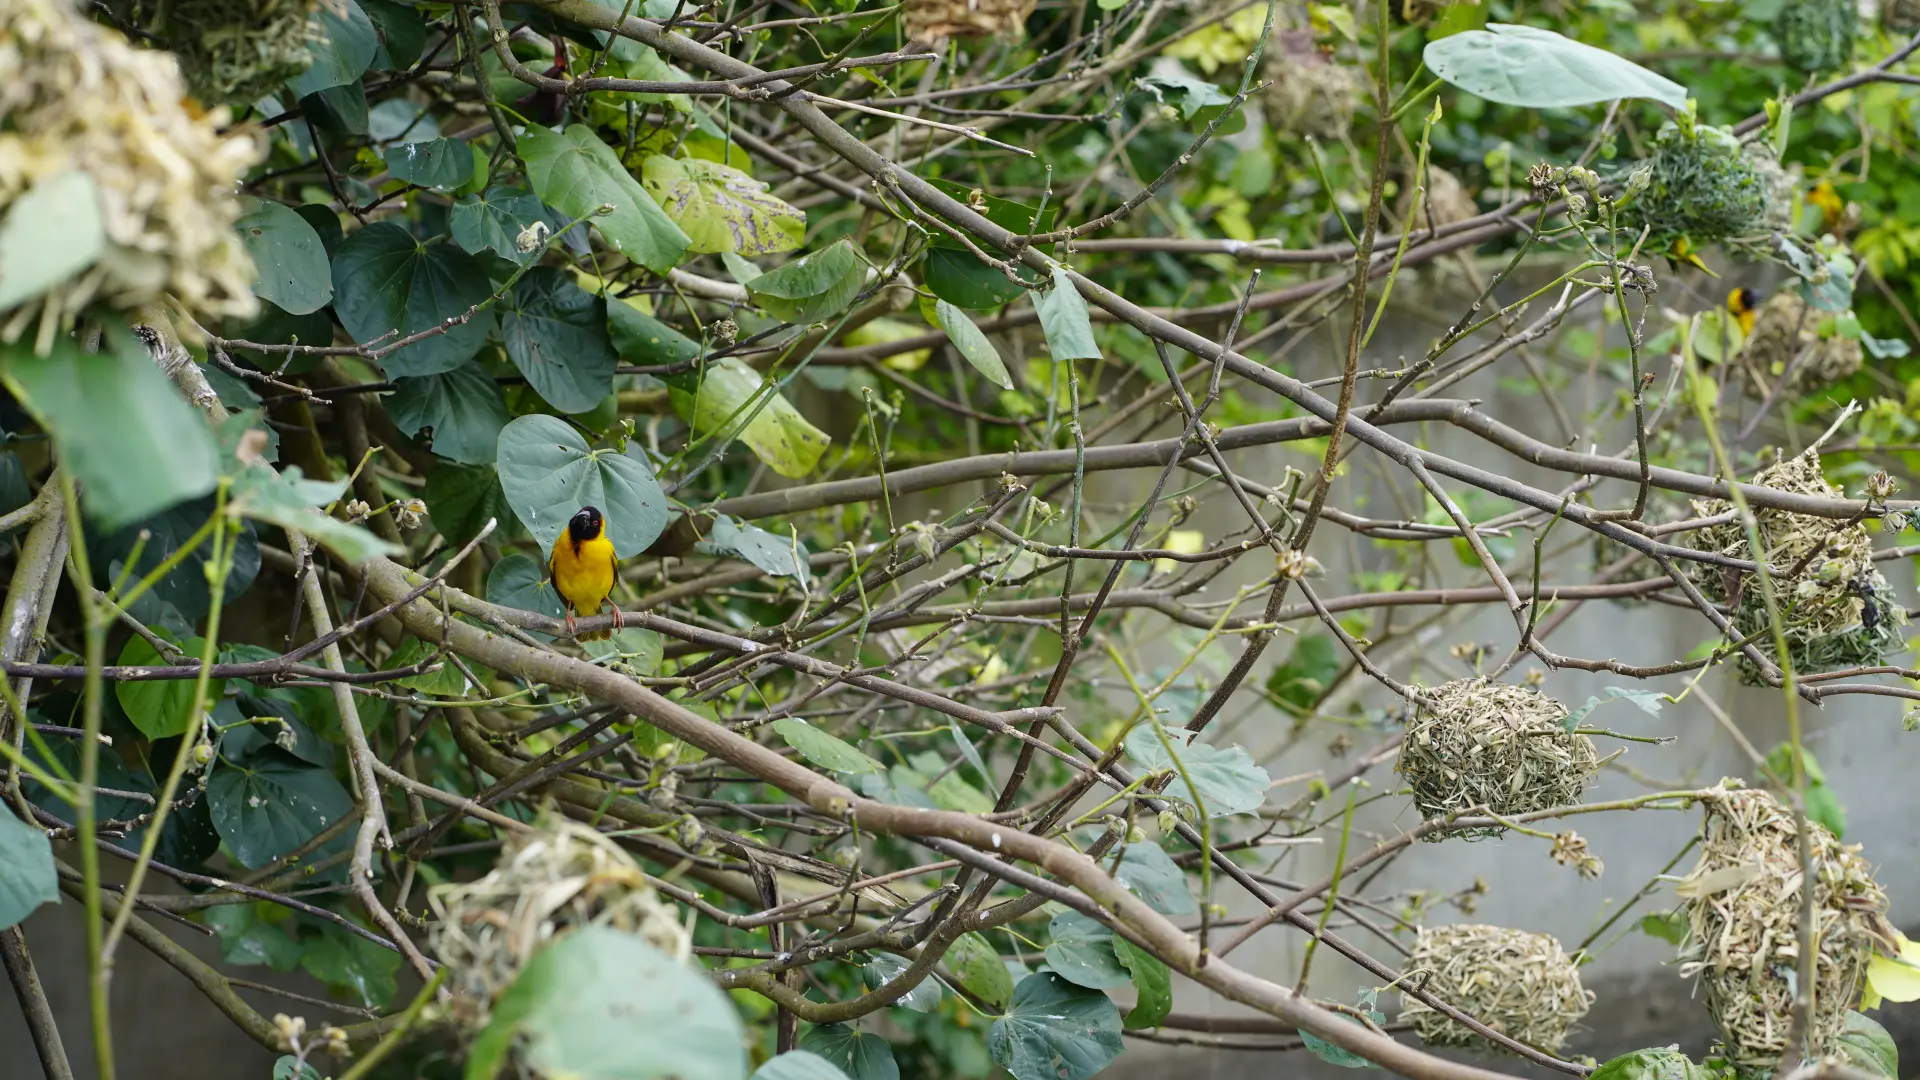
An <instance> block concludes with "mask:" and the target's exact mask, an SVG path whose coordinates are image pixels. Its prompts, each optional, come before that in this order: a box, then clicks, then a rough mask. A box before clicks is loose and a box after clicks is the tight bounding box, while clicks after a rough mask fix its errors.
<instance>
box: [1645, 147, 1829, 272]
mask: <svg viewBox="0 0 1920 1080" xmlns="http://www.w3.org/2000/svg"><path fill="white" fill-rule="evenodd" d="M1639 164H1644V165H1645V166H1646V167H1647V168H1648V169H1649V171H1650V174H1651V175H1650V178H1649V182H1648V184H1647V188H1646V190H1645V191H1643V192H1641V193H1640V194H1638V195H1636V196H1635V197H1634V198H1633V199H1631V200H1629V201H1628V202H1626V203H1625V204H1624V205H1623V207H1622V210H1623V212H1624V214H1625V216H1626V218H1627V220H1628V221H1629V222H1630V223H1631V224H1632V225H1634V226H1635V227H1639V226H1646V227H1647V228H1649V229H1650V230H1651V232H1650V234H1649V236H1648V240H1647V243H1648V250H1656V251H1657V250H1659V249H1660V248H1662V247H1665V246H1666V244H1667V243H1668V242H1669V241H1672V240H1676V239H1679V238H1682V237H1685V238H1686V239H1687V240H1688V241H1689V242H1690V243H1691V244H1692V245H1693V246H1695V247H1702V246H1705V245H1707V244H1711V243H1724V244H1726V245H1728V246H1730V247H1733V248H1736V249H1740V248H1744V249H1770V248H1771V247H1772V246H1773V237H1774V234H1776V233H1778V232H1781V231H1784V230H1786V229H1788V228H1789V227H1790V226H1791V225H1792V214H1793V182H1792V180H1791V179H1790V178H1789V177H1788V176H1787V174H1786V171H1785V170H1783V169H1782V168H1781V167H1780V163H1779V162H1778V161H1777V160H1775V158H1774V156H1773V151H1772V150H1770V149H1768V148H1767V147H1766V146H1765V145H1763V144H1761V143H1746V144H1744V145H1743V144H1742V143H1741V142H1740V140H1739V139H1738V138H1737V137H1736V136H1735V135H1734V134H1733V132H1731V131H1729V130H1728V129H1726V128H1718V127H1710V126H1707V125H1704V124H1694V123H1693V122H1692V121H1691V120H1688V121H1687V122H1686V123H1685V124H1684V125H1682V124H1676V123H1674V122H1673V121H1668V122H1667V123H1665V124H1663V125H1661V127H1660V130H1659V132H1657V133H1656V134H1655V135H1654V139H1653V147H1652V150H1651V152H1650V153H1649V154H1648V155H1647V157H1646V159H1645V160H1644V162H1641V163H1637V164H1636V165H1635V166H1634V167H1636V168H1637V167H1638V165H1639Z"/></svg>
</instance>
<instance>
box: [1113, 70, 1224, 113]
mask: <svg viewBox="0 0 1920 1080" xmlns="http://www.w3.org/2000/svg"><path fill="white" fill-rule="evenodd" d="M1134 82H1135V83H1136V84H1137V85H1139V86H1140V87H1141V88H1142V89H1144V90H1146V91H1147V92H1148V93H1150V94H1152V95H1153V96H1154V97H1155V98H1156V99H1158V100H1160V101H1166V100H1167V99H1169V98H1171V99H1173V101H1175V102H1176V103H1178V104H1179V106H1180V119H1182V120H1191V119H1193V114H1194V113H1197V112H1199V111H1200V110H1201V109H1206V108H1212V107H1214V106H1217V105H1229V104H1232V103H1233V95H1232V94H1229V93H1227V92H1226V91H1224V90H1222V89H1220V88H1219V87H1218V86H1215V85H1214V84H1212V83H1210V82H1208V81H1207V80H1205V79H1197V78H1194V77H1193V76H1192V75H1179V74H1165V75H1148V76H1147V77H1145V78H1143V79H1136V80H1134Z"/></svg>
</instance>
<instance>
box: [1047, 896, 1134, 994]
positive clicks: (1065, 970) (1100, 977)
mask: <svg viewBox="0 0 1920 1080" xmlns="http://www.w3.org/2000/svg"><path fill="white" fill-rule="evenodd" d="M1047 935H1048V936H1049V937H1050V938H1051V939H1052V940H1051V941H1050V942H1048V944H1047V966H1048V967H1050V968H1052V969H1053V970H1054V972H1055V973H1056V974H1058V975H1059V976H1060V977H1061V978H1063V979H1065V980H1067V981H1068V982H1070V983H1073V984H1074V985H1075V986H1084V987H1086V988H1087V989H1089V990H1112V989H1114V988H1115V987H1120V986H1126V985H1127V984H1128V983H1131V982H1132V981H1133V976H1131V975H1129V974H1128V973H1127V969H1126V968H1125V967H1123V966H1122V965H1121V963H1120V958H1119V957H1118V956H1115V955H1114V952H1113V931H1112V930H1109V929H1107V927H1106V926H1105V925H1104V924H1102V923H1099V922H1096V921H1095V920H1093V919H1089V918H1087V917H1086V916H1085V915H1082V914H1080V913H1079V912H1077V911H1063V912H1061V913H1060V914H1058V915H1055V916H1054V917H1053V921H1052V922H1050V923H1048V924H1047Z"/></svg>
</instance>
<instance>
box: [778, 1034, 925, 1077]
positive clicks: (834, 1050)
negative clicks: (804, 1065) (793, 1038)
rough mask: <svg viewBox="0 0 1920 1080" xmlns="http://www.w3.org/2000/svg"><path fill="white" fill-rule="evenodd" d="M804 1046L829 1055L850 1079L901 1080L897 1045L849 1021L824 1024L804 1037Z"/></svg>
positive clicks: (829, 1059) (801, 1043)
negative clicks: (895, 1046) (894, 1048)
mask: <svg viewBox="0 0 1920 1080" xmlns="http://www.w3.org/2000/svg"><path fill="white" fill-rule="evenodd" d="M800 1048H801V1049H802V1050H810V1051H812V1052H813V1053H816V1054H819V1055H820V1056H821V1057H822V1058H825V1059H826V1061H827V1063H828V1064H830V1065H832V1066H833V1067H834V1068H836V1069H839V1070H840V1071H841V1072H843V1073H845V1074H846V1075H847V1080H900V1066H899V1065H898V1064H897V1063H896V1062H895V1061H894V1060H893V1047H892V1045H890V1044H889V1043H888V1042H887V1040H886V1039H884V1038H882V1037H881V1036H879V1035H874V1034H872V1033H870V1032H861V1031H855V1030H854V1029H852V1028H850V1027H848V1026H847V1025H845V1024H823V1025H821V1026H820V1027H817V1028H814V1029H813V1030H812V1031H809V1032H807V1033H806V1034H805V1035H803V1036H801V1037H800Z"/></svg>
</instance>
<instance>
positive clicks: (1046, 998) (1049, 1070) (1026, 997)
mask: <svg viewBox="0 0 1920 1080" xmlns="http://www.w3.org/2000/svg"><path fill="white" fill-rule="evenodd" d="M1121 1049H1122V1047H1121V1045H1120V1011H1119V1010H1118V1009H1116V1008H1114V1005H1113V1002H1111V1001H1109V1000H1107V995H1105V994H1103V993H1101V992H1099V991H1098V990H1087V989H1084V988H1082V987H1078V986H1075V985H1073V984H1072V983H1070V982H1068V981H1067V980H1065V979H1063V978H1061V977H1060V976H1058V975H1056V974H1054V973H1053V972H1050V971H1042V972H1039V973H1037V974H1033V975H1029V976H1027V977H1026V978H1024V979H1022V980H1020V985H1019V986H1018V987H1016V988H1015V989H1014V991H1013V1000H1012V1001H1010V1002H1008V1004H1007V1011H1006V1014H1005V1015H1003V1016H1001V1017H1000V1019H998V1020H995V1021H994V1022H993V1027H992V1028H990V1029H988V1031H987V1051H988V1052H989V1053H991V1054H992V1055H993V1060H995V1061H997V1062H999V1063H1000V1064H1001V1065H1003V1066H1005V1067H1006V1070H1007V1071H1008V1072H1010V1073H1012V1074H1013V1076H1014V1080H1086V1078H1087V1077H1089V1076H1092V1075H1093V1074H1094V1073H1097V1072H1099V1071H1100V1070H1101V1069H1104V1068H1106V1067H1107V1066H1108V1065H1109V1064H1111V1063H1112V1061H1113V1059H1114V1058H1117V1057H1119V1056H1120V1051H1121Z"/></svg>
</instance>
